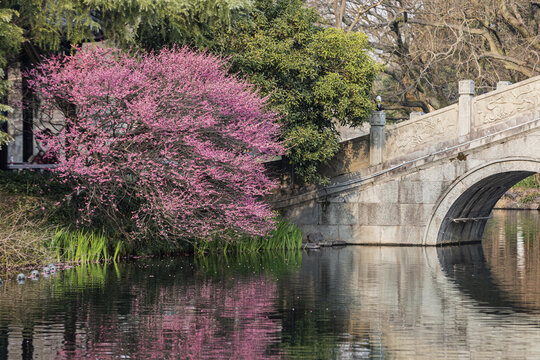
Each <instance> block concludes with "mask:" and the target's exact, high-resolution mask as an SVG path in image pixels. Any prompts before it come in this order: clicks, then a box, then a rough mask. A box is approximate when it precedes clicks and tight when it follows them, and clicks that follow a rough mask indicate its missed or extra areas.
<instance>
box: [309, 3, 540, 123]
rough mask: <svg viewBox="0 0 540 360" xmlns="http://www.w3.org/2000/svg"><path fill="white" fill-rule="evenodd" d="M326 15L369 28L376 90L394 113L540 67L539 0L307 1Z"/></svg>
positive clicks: (436, 104) (347, 26) (442, 102)
mask: <svg viewBox="0 0 540 360" xmlns="http://www.w3.org/2000/svg"><path fill="white" fill-rule="evenodd" d="M308 5H309V6H311V7H313V8H316V9H317V10H318V11H319V13H320V14H321V15H322V17H323V18H324V19H325V21H326V22H327V23H328V24H329V25H332V26H334V27H336V28H343V29H344V30H345V31H348V32H354V31H360V32H364V33H366V34H368V36H369V39H370V44H371V45H372V46H373V48H374V54H376V56H377V58H378V59H379V60H380V61H381V62H383V63H384V65H385V68H384V73H383V74H382V75H383V76H381V77H380V78H379V79H378V81H377V82H376V89H377V92H379V93H380V94H381V95H382V97H383V101H384V103H385V108H386V109H389V110H394V111H391V112H390V113H391V114H390V115H391V117H394V118H406V117H408V113H409V112H411V111H418V110H421V111H424V112H429V111H431V110H433V109H437V108H440V107H444V106H446V105H448V104H450V103H452V102H455V101H456V100H457V83H458V81H459V80H463V79H473V80H474V81H475V83H476V87H477V89H478V90H479V92H482V91H489V90H492V89H493V88H494V86H495V84H496V83H497V82H498V81H501V80H509V81H512V82H517V81H521V80H524V79H526V78H529V77H531V76H535V75H538V74H540V3H539V2H538V1H529V0H486V1H477V0H476V1H470V0H455V1H446V0H430V1H423V0H333V1H327V0H308Z"/></svg>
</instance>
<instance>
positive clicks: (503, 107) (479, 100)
mask: <svg viewBox="0 0 540 360" xmlns="http://www.w3.org/2000/svg"><path fill="white" fill-rule="evenodd" d="M538 108H540V76H537V77H534V78H531V79H528V80H525V81H521V82H519V83H517V84H514V85H509V86H505V87H503V88H502V89H499V90H495V91H492V92H489V93H487V94H484V95H479V96H477V97H475V98H474V100H473V114H474V116H473V123H472V127H473V131H478V130H483V129H485V128H489V127H492V126H494V125H496V124H497V123H499V122H503V121H507V120H508V119H510V118H512V117H514V116H516V115H520V114H523V113H525V112H529V111H531V110H535V109H538Z"/></svg>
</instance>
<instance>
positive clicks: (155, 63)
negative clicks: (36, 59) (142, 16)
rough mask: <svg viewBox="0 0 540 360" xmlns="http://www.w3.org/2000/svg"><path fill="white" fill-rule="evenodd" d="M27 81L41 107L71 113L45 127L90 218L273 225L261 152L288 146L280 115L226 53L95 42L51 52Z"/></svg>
mask: <svg viewBox="0 0 540 360" xmlns="http://www.w3.org/2000/svg"><path fill="white" fill-rule="evenodd" d="M29 82H30V83H31V86H32V87H33V88H34V89H35V91H36V92H37V93H38V94H39V96H40V99H41V103H42V106H43V108H44V111H46V112H49V113H50V112H52V111H58V110H60V111H61V112H62V113H63V116H64V118H65V126H63V128H62V129H61V130H60V131H58V132H57V133H55V134H51V133H50V132H43V133H41V134H38V137H40V138H41V141H42V142H43V143H44V144H45V146H46V147H47V148H48V153H49V154H50V155H51V156H54V157H55V158H56V159H57V160H58V167H57V168H56V169H54V171H55V172H57V173H58V175H59V176H60V177H61V178H62V179H65V181H70V182H72V183H73V184H75V186H74V194H75V193H76V194H78V196H79V198H80V199H82V201H81V202H79V204H80V206H79V211H80V213H81V215H82V217H81V218H82V219H83V220H84V221H87V222H93V221H99V219H103V218H104V217H105V218H107V219H109V220H110V221H111V222H112V223H119V224H123V225H122V226H119V227H121V228H122V229H126V226H125V223H126V220H127V222H128V223H130V224H131V229H129V230H124V231H125V232H126V234H127V235H129V236H130V237H131V238H135V237H140V236H141V235H143V236H144V237H146V238H148V236H155V235H159V236H160V237H162V238H166V239H169V240H171V241H176V240H178V239H184V240H196V239H200V238H207V237H212V236H214V235H216V234H220V235H221V236H223V234H224V233H230V234H234V233H238V234H250V235H261V234H264V233H266V232H267V231H268V230H269V228H270V227H271V224H272V220H271V217H272V213H271V210H270V208H269V206H268V205H267V204H265V203H264V202H263V201H262V197H263V196H264V195H266V194H268V192H269V191H270V190H271V189H272V188H274V187H275V186H276V184H275V183H274V181H273V180H271V179H270V178H269V177H268V176H267V175H266V174H265V169H264V167H263V165H262V164H261V159H264V158H265V157H269V156H275V155H277V154H280V153H282V152H283V148H282V146H281V145H280V143H279V142H278V141H277V138H278V136H279V131H280V129H279V127H278V125H276V123H275V122H274V120H275V119H276V114H275V113H273V112H271V111H268V110H267V109H266V99H264V98H262V97H260V96H259V95H258V94H257V92H256V91H255V90H254V89H253V88H252V86H250V85H248V84H246V83H244V82H242V81H240V80H238V79H237V78H234V77H231V76H229V75H227V69H226V64H225V62H224V60H223V59H220V58H218V57H215V56H212V55H209V54H205V53H196V52H192V51H190V50H188V49H186V48H173V49H165V50H162V51H161V52H159V53H150V54H141V53H137V54H132V55H130V54H126V53H123V52H121V51H120V50H117V49H103V48H99V47H94V48H89V49H79V50H78V51H77V52H76V53H75V54H74V55H72V56H66V57H53V58H50V59H46V60H44V61H43V63H42V64H41V65H40V66H39V67H38V68H37V69H36V70H34V71H32V72H31V73H30V74H29ZM224 230H227V231H226V232H225V231H224Z"/></svg>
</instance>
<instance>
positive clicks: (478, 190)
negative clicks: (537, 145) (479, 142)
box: [424, 157, 540, 245]
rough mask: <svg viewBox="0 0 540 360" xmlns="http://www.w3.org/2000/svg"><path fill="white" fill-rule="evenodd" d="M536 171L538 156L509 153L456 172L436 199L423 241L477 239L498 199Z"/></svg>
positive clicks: (439, 242)
mask: <svg viewBox="0 0 540 360" xmlns="http://www.w3.org/2000/svg"><path fill="white" fill-rule="evenodd" d="M536 173H540V160H538V159H534V158H518V157H508V158H503V159H500V160H496V161H493V162H490V163H487V164H483V165H480V166H478V167H476V168H474V169H471V170H470V171H468V172H466V173H465V174H463V175H461V176H459V177H458V178H457V179H456V180H455V181H453V182H452V184H450V186H448V187H447V188H446V190H445V191H444V192H443V193H442V194H441V196H440V197H439V199H438V200H437V202H436V204H435V206H434V208H433V212H432V213H431V217H430V219H429V221H428V223H427V226H426V229H425V232H424V244H425V245H447V244H459V243H467V242H474V241H480V240H481V239H482V235H483V233H484V227H485V225H486V222H487V220H488V218H489V216H490V214H491V211H492V210H493V208H494V207H495V204H496V203H497V202H498V201H499V199H500V198H501V197H502V196H503V195H504V194H505V193H506V192H507V191H508V190H509V189H510V188H511V187H512V186H514V185H515V184H516V183H518V182H519V181H521V180H522V179H524V178H526V177H528V176H531V175H533V174H536Z"/></svg>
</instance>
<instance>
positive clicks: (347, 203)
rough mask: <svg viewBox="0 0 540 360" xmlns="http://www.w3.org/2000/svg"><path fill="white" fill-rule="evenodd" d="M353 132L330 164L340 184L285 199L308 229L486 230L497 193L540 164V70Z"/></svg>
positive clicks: (347, 235)
mask: <svg viewBox="0 0 540 360" xmlns="http://www.w3.org/2000/svg"><path fill="white" fill-rule="evenodd" d="M499 85H500V86H499V87H498V89H497V90H495V91H492V92H489V93H487V94H484V95H480V96H476V97H474V96H473V94H474V83H473V82H472V81H469V80H465V81H461V82H460V84H459V90H460V99H459V103H458V104H455V105H451V106H448V107H446V108H443V109H440V110H438V111H435V112H433V113H429V114H426V115H422V116H417V117H415V118H412V119H411V120H408V121H405V122H403V123H400V124H397V125H393V126H387V127H384V114H383V113H376V114H375V115H374V117H373V118H372V121H371V124H372V126H371V133H370V135H366V136H363V137H359V138H356V139H352V140H349V141H347V142H344V143H343V144H342V149H341V151H340V153H339V154H338V156H337V158H336V160H335V161H334V163H333V164H331V165H330V166H328V167H327V168H326V169H324V170H323V171H324V173H325V174H326V175H327V176H329V177H330V178H331V179H332V184H331V185H330V186H328V187H325V188H320V189H317V190H311V191H303V192H301V193H298V194H295V195H292V196H288V197H287V198H284V199H282V200H280V201H278V202H276V203H275V207H276V208H279V209H281V210H282V212H283V213H284V215H285V216H287V217H288V218H290V219H291V220H292V221H293V222H295V223H297V224H298V225H299V226H300V227H301V228H302V229H303V230H304V233H305V235H309V234H310V233H316V232H320V233H322V235H323V236H324V237H325V238H326V239H329V240H332V239H340V240H344V241H346V242H348V243H359V244H415V245H437V244H447V243H456V242H467V241H475V240H479V239H480V238H481V237H482V233H483V230H484V226H485V223H486V221H487V219H488V218H489V216H490V213H491V210H492V208H493V206H494V205H495V203H496V202H497V200H498V199H499V198H500V197H501V196H502V195H503V194H504V193H505V192H506V191H507V190H508V189H509V188H510V187H512V186H513V185H514V184H515V183H517V182H518V181H519V180H521V179H523V178H525V177H527V176H529V175H531V174H533V173H537V172H540V76H538V77H535V78H532V79H529V80H526V81H522V82H520V83H517V84H514V85H509V84H506V83H502V84H499Z"/></svg>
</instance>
